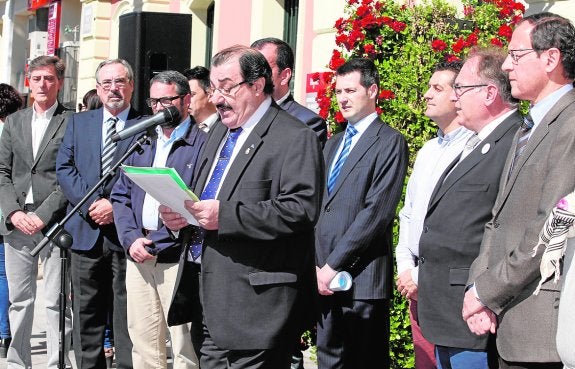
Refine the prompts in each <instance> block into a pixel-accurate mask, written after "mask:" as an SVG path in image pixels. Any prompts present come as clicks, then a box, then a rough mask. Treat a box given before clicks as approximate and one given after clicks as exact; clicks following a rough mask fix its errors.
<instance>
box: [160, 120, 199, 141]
mask: <svg viewBox="0 0 575 369" xmlns="http://www.w3.org/2000/svg"><path fill="white" fill-rule="evenodd" d="M191 121H192V120H191V119H190V117H189V116H188V117H187V118H186V119H184V120H183V121H181V122H180V124H178V125H177V126H176V128H175V129H174V130H173V131H172V134H171V135H170V138H168V137H166V136H165V135H164V133H163V132H162V126H160V125H158V126H156V133H157V134H158V140H159V141H161V142H162V143H163V144H164V146H166V145H169V144H171V143H173V142H175V141H177V140H179V139H181V138H182V137H184V136H185V135H186V132H187V131H188V128H189V127H190V123H191Z"/></svg>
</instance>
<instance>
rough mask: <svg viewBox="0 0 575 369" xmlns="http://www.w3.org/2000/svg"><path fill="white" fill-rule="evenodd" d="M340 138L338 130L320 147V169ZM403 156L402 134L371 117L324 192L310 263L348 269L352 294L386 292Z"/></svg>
mask: <svg viewBox="0 0 575 369" xmlns="http://www.w3.org/2000/svg"><path fill="white" fill-rule="evenodd" d="M343 137H344V133H343V132H342V133H340V134H338V135H336V136H334V137H333V138H332V139H330V140H329V141H328V142H327V144H326V146H325V150H324V154H325V158H326V173H327V172H328V171H329V168H330V167H331V164H332V162H333V161H334V160H335V155H336V153H337V149H338V147H339V145H340V142H341V140H342V139H343ZM407 156H408V151H407V144H406V142H405V139H404V138H403V136H402V135H401V134H400V133H399V132H397V131H396V130H394V129H392V128H390V127H388V126H387V125H385V124H383V122H382V121H381V120H380V119H379V118H378V119H375V120H374V121H373V122H372V123H371V124H370V125H369V127H368V128H367V130H366V131H365V132H364V133H363V134H362V136H361V137H360V139H359V141H358V142H357V144H356V145H355V146H354V148H353V150H352V151H351V152H350V153H349V156H348V157H347V160H346V161H345V164H344V165H343V167H342V169H341V172H340V174H339V177H338V180H337V182H336V184H335V187H334V188H333V190H332V192H331V194H328V193H327V191H325V193H324V196H323V202H322V208H321V215H320V218H319V221H318V223H317V227H316V254H317V255H316V263H317V265H318V266H319V267H322V266H323V265H325V264H326V263H327V264H328V265H329V266H330V267H332V268H333V269H335V270H338V271H341V270H345V271H348V272H349V273H351V275H352V277H353V286H352V290H351V291H352V292H351V295H350V296H353V298H354V299H383V298H389V297H390V296H391V285H392V283H393V274H392V273H393V265H392V248H391V247H392V227H393V219H394V218H395V211H396V207H397V204H398V202H399V199H400V197H401V192H402V189H403V180H404V178H405V172H406V169H407V161H408V157H407ZM326 177H327V175H326Z"/></svg>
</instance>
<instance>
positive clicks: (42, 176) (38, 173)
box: [0, 104, 68, 247]
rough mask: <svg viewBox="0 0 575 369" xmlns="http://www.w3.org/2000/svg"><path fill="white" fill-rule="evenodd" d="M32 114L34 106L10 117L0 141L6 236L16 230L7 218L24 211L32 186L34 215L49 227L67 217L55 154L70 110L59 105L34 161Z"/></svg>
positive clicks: (0, 225)
mask: <svg viewBox="0 0 575 369" xmlns="http://www.w3.org/2000/svg"><path fill="white" fill-rule="evenodd" d="M32 114H33V108H32V107H30V108H28V109H24V110H20V111H17V112H16V113H14V114H12V115H9V116H8V118H7V119H6V122H5V123H4V131H3V132H2V138H1V140H0V207H1V208H2V221H1V222H0V233H1V234H3V235H6V234H8V233H10V232H11V231H12V230H13V229H14V226H13V225H12V224H11V223H9V222H7V218H8V217H9V216H10V215H11V214H12V213H14V212H15V211H17V210H23V208H24V205H25V201H26V194H27V193H28V190H29V189H30V184H33V187H32V192H33V196H34V205H35V206H36V210H35V211H34V212H35V213H36V215H38V217H39V218H40V219H42V221H43V222H44V224H46V227H51V226H52V224H53V223H55V222H57V221H60V220H61V219H62V218H63V217H64V211H65V208H66V198H65V197H64V195H63V194H62V191H61V190H60V188H59V187H58V183H57V181H56V153H57V152H58V147H59V146H60V143H61V142H62V137H63V136H64V132H65V129H66V116H67V115H68V110H67V109H66V108H65V107H64V106H63V105H60V104H58V107H57V108H56V111H55V112H54V115H53V117H52V119H51V120H50V123H49V124H48V127H47V128H46V132H45V133H44V137H43V138H42V142H41V143H40V147H39V149H38V153H37V154H36V158H35V159H34V158H32V128H31V125H32ZM46 229H47V228H46ZM12 246H14V247H18V246H17V245H12Z"/></svg>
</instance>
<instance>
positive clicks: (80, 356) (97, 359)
mask: <svg viewBox="0 0 575 369" xmlns="http://www.w3.org/2000/svg"><path fill="white" fill-rule="evenodd" d="M108 242H109V241H108V240H107V239H105V238H103V237H101V238H100V239H99V240H98V242H97V244H96V246H94V248H92V249H91V250H89V251H78V250H72V252H71V255H72V257H71V260H72V261H71V264H72V265H71V277H72V289H73V316H74V327H73V332H72V334H73V337H74V354H75V356H76V363H77V366H78V368H79V369H106V359H105V356H104V346H103V343H104V330H105V328H106V323H107V321H108V311H109V309H110V308H112V307H111V306H109V305H110V304H109V296H113V332H114V347H115V350H116V352H115V354H116V368H119V369H131V368H132V342H131V340H130V336H129V334H128V319H127V313H126V255H125V253H124V252H123V251H121V252H120V251H112V250H111V249H110V248H109V247H108V246H107V245H108Z"/></svg>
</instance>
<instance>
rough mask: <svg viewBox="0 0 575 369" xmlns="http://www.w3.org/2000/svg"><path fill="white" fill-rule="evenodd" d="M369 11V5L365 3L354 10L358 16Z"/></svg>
mask: <svg viewBox="0 0 575 369" xmlns="http://www.w3.org/2000/svg"><path fill="white" fill-rule="evenodd" d="M369 12H370V9H369V6H367V5H360V6H359V7H358V8H357V10H356V14H357V16H358V17H360V18H363V17H365V16H366V15H368V14H369Z"/></svg>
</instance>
